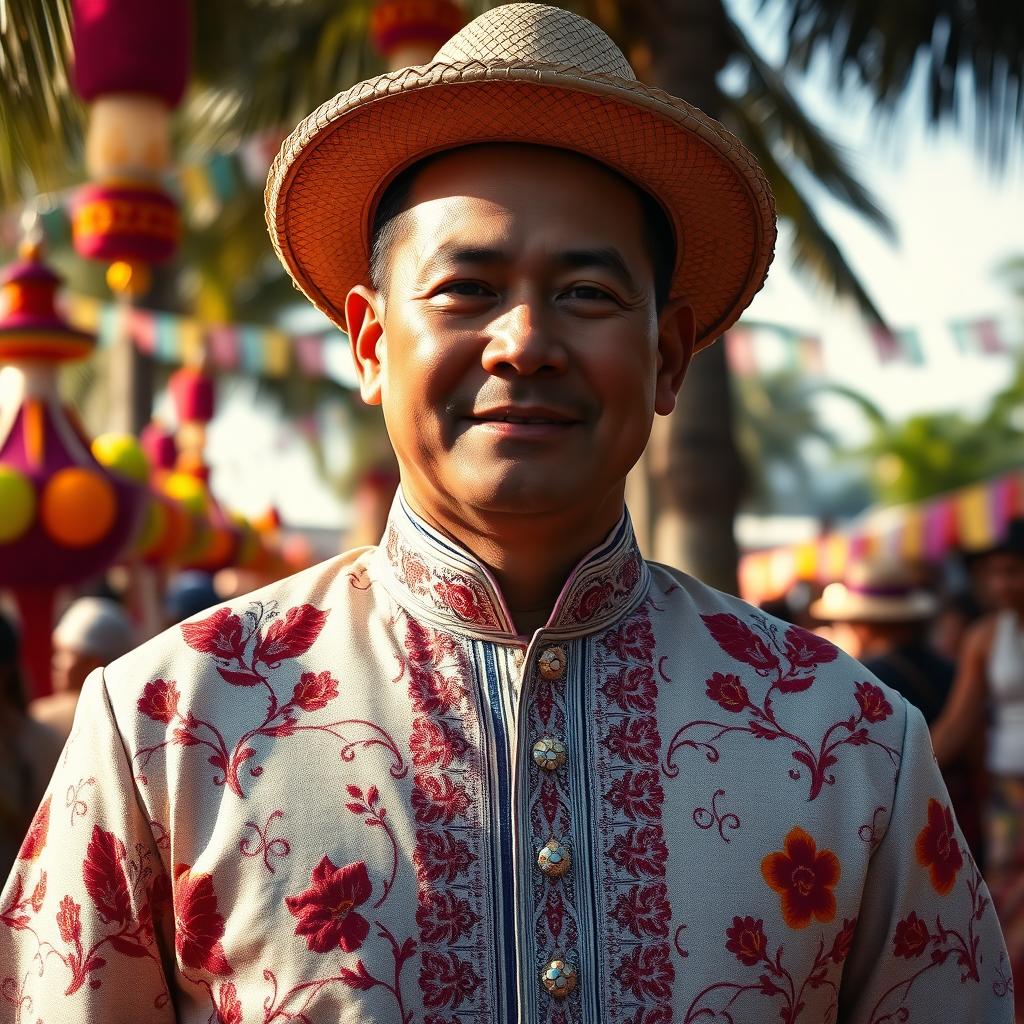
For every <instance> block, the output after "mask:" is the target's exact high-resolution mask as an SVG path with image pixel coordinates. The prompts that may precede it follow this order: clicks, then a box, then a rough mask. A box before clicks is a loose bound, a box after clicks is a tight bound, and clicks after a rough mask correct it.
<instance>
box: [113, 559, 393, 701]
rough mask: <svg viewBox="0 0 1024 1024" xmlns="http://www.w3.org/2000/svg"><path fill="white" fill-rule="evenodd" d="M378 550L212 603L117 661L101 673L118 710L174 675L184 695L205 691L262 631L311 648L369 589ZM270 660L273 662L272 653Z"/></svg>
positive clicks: (334, 561) (264, 635)
mask: <svg viewBox="0 0 1024 1024" xmlns="http://www.w3.org/2000/svg"><path fill="white" fill-rule="evenodd" d="M374 550H376V549H374V548H360V549H356V550H354V551H349V552H345V553H344V554H341V555H337V556H335V557H334V558H331V559H328V560H327V561H325V562H321V563H320V564H318V565H315V566H313V567H311V568H309V569H305V570H303V571H302V572H299V573H296V574H295V575H293V576H289V577H287V578H285V579H282V580H278V581H276V582H274V583H271V584H269V585H268V586H265V587H261V588H260V589H258V590H254V591H251V592H250V593H247V594H243V595H241V596H238V597H234V598H231V599H230V600H228V601H224V602H222V603H221V604H219V605H214V606H213V607H212V608H207V609H206V610H205V611H202V612H200V613H199V614H198V615H194V616H192V617H191V618H189V619H185V620H184V621H183V622H180V623H177V624H175V625H173V626H171V627H169V628H168V629H166V630H164V631H163V632H162V633H159V634H158V635H157V636H155V637H153V638H152V639H150V640H147V641H146V642H145V643H143V644H141V645H140V646H139V647H136V648H135V649H134V650H132V651H129V652H128V653H127V654H125V655H124V656H122V657H121V658H118V659H117V660H116V661H114V662H111V664H109V665H108V666H107V667H106V668H105V669H104V671H103V676H104V681H105V683H106V688H107V691H108V694H109V699H110V702H111V705H112V707H113V709H114V712H115V715H116V716H117V717H121V712H122V711H128V713H132V712H133V711H134V706H135V699H136V698H138V697H139V695H140V693H141V691H142V688H143V686H145V685H146V684H147V683H149V682H151V681H154V680H156V681H163V680H175V681H176V685H177V686H178V687H179V688H180V689H181V690H182V693H183V694H184V693H185V691H186V690H194V689H197V688H201V685H202V681H203V677H204V674H205V675H208V674H209V672H210V671H211V669H212V668H216V662H220V663H221V668H223V669H224V670H225V671H228V670H229V669H228V668H225V666H229V667H230V666H231V664H232V663H233V662H235V661H238V659H239V657H240V655H241V654H242V652H243V651H244V649H245V647H246V645H247V644H248V643H249V641H251V640H252V639H253V637H254V636H256V634H257V633H259V634H260V636H261V637H262V638H263V639H264V640H268V639H269V638H270V637H272V636H273V637H280V636H281V635H282V634H286V633H287V634H293V635H294V636H295V638H296V641H295V642H296V643H297V642H299V638H300V637H301V638H305V639H307V640H308V641H309V643H307V644H306V647H307V648H308V646H310V644H311V643H312V642H313V641H314V640H315V639H316V637H317V636H318V635H319V634H320V632H321V631H322V630H323V629H324V627H325V625H326V624H327V622H331V624H332V625H334V623H335V622H336V621H337V620H338V619H339V618H340V619H344V618H346V617H348V616H350V614H351V609H350V604H351V602H352V601H353V600H355V599H357V597H358V595H359V594H360V593H361V592H363V591H364V590H365V589H366V584H365V582H364V581H365V579H366V572H367V568H366V566H367V561H368V559H369V556H370V555H371V554H372V552H373V551H374ZM257 639H259V637H257ZM289 656H290V655H289ZM268 658H270V661H269V662H268V663H269V664H271V665H272V664H273V658H272V657H270V653H269V652H268ZM201 666H202V668H201Z"/></svg>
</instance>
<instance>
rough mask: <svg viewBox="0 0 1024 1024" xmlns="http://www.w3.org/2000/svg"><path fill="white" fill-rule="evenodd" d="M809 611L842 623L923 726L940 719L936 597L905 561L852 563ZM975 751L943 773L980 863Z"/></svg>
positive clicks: (944, 670) (943, 672)
mask: <svg viewBox="0 0 1024 1024" xmlns="http://www.w3.org/2000/svg"><path fill="white" fill-rule="evenodd" d="M810 611H811V614H812V615H813V616H814V617H815V618H816V619H819V620H821V621H823V622H828V623H830V624H832V625H833V626H837V625H838V626H843V627H845V628H847V629H848V630H849V631H850V632H851V634H852V635H853V637H854V639H855V645H856V651H857V656H858V658H859V659H860V661H861V662H862V664H863V665H864V667H865V668H866V669H868V670H869V671H870V672H871V673H872V674H873V675H875V676H876V677H877V678H878V679H881V680H882V682H884V683H885V684H886V685H887V686H891V687H892V688H893V689H894V690H897V691H898V692H899V693H900V694H901V695H902V696H903V697H904V698H906V700H908V701H909V702H910V703H911V704H913V705H914V706H915V707H916V708H917V709H918V710H919V711H920V712H921V714H922V715H923V716H924V720H925V722H926V723H927V724H928V725H929V726H931V725H932V724H933V723H934V722H935V721H936V720H937V719H938V718H939V716H940V715H941V714H942V711H943V708H944V707H945V706H946V702H947V700H948V698H949V694H950V691H951V690H952V688H953V677H954V672H955V668H954V665H953V663H952V662H951V661H949V660H947V659H946V658H944V657H943V656H942V655H941V654H939V653H938V652H937V651H936V650H935V649H934V648H933V647H932V644H931V642H930V638H929V626H930V625H931V623H932V622H933V621H934V619H935V617H936V615H937V614H938V611H939V602H938V599H937V598H936V596H935V594H934V593H933V592H931V591H930V590H928V589H926V588H925V587H924V586H922V585H921V583H920V581H919V580H918V579H917V578H915V573H914V572H913V571H912V569H911V567H910V566H908V565H906V564H904V563H902V562H900V561H897V560H894V559H891V558H877V559H867V560H863V561H858V562H855V563H854V564H853V565H852V566H851V567H850V570H849V572H848V573H847V575H846V578H845V579H844V580H843V582H841V583H831V584H829V585H828V586H827V587H826V588H825V590H824V592H823V594H822V596H821V598H820V599H819V600H817V601H815V602H814V603H813V604H812V605H811V608H810ZM975 739H977V737H976V738H975ZM981 753H982V752H981V750H980V749H979V747H978V744H977V743H976V742H975V743H974V744H972V745H971V747H970V748H969V749H965V750H964V751H963V752H962V754H961V756H960V757H958V758H957V759H955V760H953V761H950V762H949V763H947V764H945V765H944V766H943V772H942V776H943V779H944V780H945V782H946V786H947V788H948V789H949V792H950V795H951V798H952V802H953V808H954V810H955V811H956V817H957V820H958V822H959V824H960V826H961V828H962V829H963V831H964V833H965V835H966V837H967V840H968V844H969V846H970V848H971V851H972V853H973V854H974V855H975V858H976V859H977V860H979V861H982V859H983V858H981V857H980V856H979V854H980V853H981V851H982V849H983V841H982V835H981V821H980V817H979V813H978V810H979V804H980V801H979V799H978V795H979V792H981V791H982V790H983V788H984V787H983V784H982V783H983V781H984V771H983V770H982V768H981V765H982V761H983V758H982V757H981V756H980V755H981Z"/></svg>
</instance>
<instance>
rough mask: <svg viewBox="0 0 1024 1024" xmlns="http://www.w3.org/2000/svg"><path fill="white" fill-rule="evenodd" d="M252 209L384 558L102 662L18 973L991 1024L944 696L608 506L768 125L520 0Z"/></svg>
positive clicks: (161, 1003)
mask: <svg viewBox="0 0 1024 1024" xmlns="http://www.w3.org/2000/svg"><path fill="white" fill-rule="evenodd" d="M267 196H268V220H269V224H270V229H271V234H272V236H273V238H274V242H275V245H276V246H277V249H278V251H279V253H280V255H281V258H282V259H283V260H284V263H285V265H286V266H287V268H288V269H289V271H290V273H291V274H292V276H293V277H294V279H295V281H296V283H297V284H298V285H299V286H300V287H301V288H302V290H303V291H304V292H305V294H306V295H307V296H309V297H310V299H311V300H312V301H313V302H314V303H315V304H316V305H317V306H318V307H319V308H321V309H322V310H324V311H325V312H326V313H327V314H328V315H329V316H330V317H332V318H333V319H334V320H335V322H337V323H338V324H339V325H342V326H345V327H346V328H347V331H348V334H349V337H350V339H351V343H352V348H353V352H354V356H355V361H356V365H357V368H358V372H359V378H360V385H361V391H362V395H363V398H364V399H365V400H366V401H368V402H370V403H376V404H380V405H382V407H383V410H384V417H385V421H386V423H387V427H388V431H389V434H390V437H391V440H392V442H393V444H394V448H395V451H396V454H397V457H398V462H399V465H400V469H401V489H400V492H399V494H398V495H397V496H396V500H395V504H394V506H393V508H392V512H391V516H390V519H389V522H388V525H387V529H386V532H385V535H384V538H383V540H382V543H381V544H380V545H379V546H378V547H370V548H363V549H359V550H357V551H353V552H350V553H348V554H344V555H341V556H339V557H337V558H334V559H332V560H330V561H328V562H326V563H324V564H323V565H321V566H317V567H315V568H313V569H310V570H308V571H306V572H303V573H300V574H299V575H297V576H294V577H292V578H291V579H289V580H286V581H283V582H281V583H277V584H274V585H273V586H271V587H268V588H266V589H264V590H262V591H258V592H257V593H255V594H253V595H250V596H249V598H248V599H245V598H243V599H239V600H233V601H231V602H229V603H227V604H225V605H222V606H220V607H218V608H217V609H216V610H214V611H213V612H212V613H204V614H203V615H202V616H201V617H198V618H195V619H192V620H189V621H187V622H185V623H184V624H182V625H181V626H180V627H179V628H178V629H176V630H172V631H170V632H169V633H167V634H165V635H163V636H161V637H158V638H156V639H155V640H153V641H150V642H149V643H147V644H146V645H144V646H143V647H141V648H139V649H138V650H137V651H135V652H133V653H132V654H129V655H128V656H127V657H125V658H122V659H120V660H119V661H117V662H115V663H114V664H113V665H111V666H108V667H107V669H106V670H105V671H104V672H103V673H102V674H100V673H97V674H96V675H95V676H93V678H92V679H91V680H90V683H89V685H88V686H87V688H86V693H85V694H84V695H83V704H84V707H83V714H82V715H81V719H82V725H83V729H82V735H81V739H80V740H75V739H73V740H72V742H71V744H70V746H69V748H68V763H67V765H66V766H62V767H61V768H60V769H59V770H58V774H57V777H56V779H55V782H54V790H53V792H54V793H56V794H63V792H64V789H65V787H66V786H67V785H68V784H69V782H70V780H71V779H75V780H77V779H78V778H80V777H82V776H83V775H88V776H91V777H95V778H96V779H97V783H96V785H95V787H93V788H92V789H90V791H89V793H88V804H89V807H88V811H87V813H86V814H85V815H84V816H82V817H81V818H79V819H76V820H75V821H74V822H71V820H70V816H69V815H68V814H66V813H64V811H63V809H61V811H60V813H59V814H57V813H54V814H52V815H51V816H50V819H49V826H48V827H49V833H48V839H46V841H45V846H43V840H42V839H40V841H39V843H38V844H37V845H38V846H40V847H41V848H42V853H41V855H40V857H39V859H38V861H36V862H34V863H33V864H32V865H28V864H25V865H22V866H21V867H19V868H18V869H16V870H15V872H14V874H13V875H12V878H11V880H10V882H9V883H8V887H7V890H6V896H5V897H4V898H6V899H7V900H8V901H9V900H11V898H12V896H14V895H17V894H19V893H22V892H29V891H31V886H32V885H33V884H34V880H35V878H36V877H37V875H38V872H39V871H40V870H45V871H46V872H47V879H48V881H47V890H46V897H45V898H44V899H42V900H41V901H40V910H39V912H38V913H35V912H29V911H25V916H26V917H27V922H26V925H25V927H22V928H17V929H7V930H6V931H5V930H4V929H3V928H0V964H11V965H12V967H11V969H9V970H7V971H6V973H7V974H8V975H9V976H10V978H11V979H13V980H12V981H11V982H10V983H5V985H6V987H5V989H4V992H5V994H6V993H7V992H10V993H11V998H12V1000H14V1001H15V1002H17V1001H18V1000H20V1001H21V1002H20V1003H19V1005H24V1006H26V1007H29V1006H30V1009H27V1010H26V1013H28V1014H30V1015H32V1016H40V1015H42V1016H44V1017H45V1016H47V1015H49V1017H50V1018H52V1019H58V1018H60V1019H67V1018H68V1017H71V1018H74V1017H76V1016H77V1018H78V1019H96V1020H100V1019H102V1020H105V1021H114V1020H129V1019H130V1020H133V1021H170V1020H178V1021H186V1022H189V1024H192V1022H199V1021H204V1022H205V1021H209V1020H211V1019H217V1020H220V1021H231V1022H240V1021H249V1020H254V1019H257V1018H258V1019H261V1020H262V1021H264V1022H265V1024H271V1022H278V1021H289V1020H290V1021H299V1020H302V1021H309V1022H314V1021H315V1022H326V1021H344V1022H355V1021H360V1022H380V1024H384V1022H387V1024H398V1022H403V1024H404V1022H411V1021H419V1022H423V1024H454V1022H460V1024H468V1022H470V1021H479V1022H483V1021H487V1022H499V1024H519V1022H523V1024H571V1022H579V1024H582V1022H587V1024H590V1022H601V1024H667V1022H669V1021H685V1020H690V1021H697V1020H710V1019H718V1020H731V1021H733V1022H734V1024H739V1022H764V1021H767V1020H775V1019H778V1018H779V1017H780V1016H781V1017H782V1018H783V1019H786V1020H789V1021H796V1020H797V1019H798V1018H800V1019H803V1020H806V1021H824V1020H838V1021H844V1022H854V1021H856V1022H865V1024H866V1022H868V1021H872V1020H873V1021H881V1020H883V1019H889V1020H893V1019H897V1018H898V1019H913V1020H915V1021H931V1020H938V1019H944V1020H964V1021H967V1020H979V1021H980V1020H984V1021H986V1022H1002V1021H1009V1020H1010V1019H1011V1017H1012V1009H1011V1005H1010V1000H1011V998H1012V997H1010V996H1009V994H1008V984H1009V983H1008V980H1007V979H1006V978H1005V976H1004V975H1001V974H1000V973H999V972H1000V971H1001V970H1004V971H1005V964H1004V961H1003V960H1002V956H1003V947H1002V941H1001V937H1000V933H999V928H998V924H997V922H996V919H995V916H994V914H993V913H992V912H991V910H990V908H988V906H987V896H986V890H985V887H984V883H983V882H982V881H981V880H980V878H979V876H978V874H977V871H976V869H975V867H974V865H973V863H972V861H971V859H970V856H969V854H968V853H966V852H965V846H964V843H963V839H962V837H961V835H960V833H959V831H958V830H957V827H956V824H955V822H954V820H953V817H952V814H951V812H950V810H949V801H948V797H947V795H946V792H945V789H944V787H943V785H942V781H941V778H940V776H939V774H938V771H937V770H936V768H935V765H934V762H933V759H932V757H931V751H930V747H929V744H928V733H927V728H926V726H925V724H924V722H923V720H922V719H921V717H920V714H919V713H918V712H917V711H915V710H913V709H911V708H909V707H908V706H907V705H906V704H905V702H904V701H903V700H902V699H901V698H900V697H899V695H898V694H896V693H895V692H893V691H892V690H888V689H886V688H885V687H883V686H882V685H881V684H879V683H877V682H875V681H873V680H872V679H871V678H870V676H869V675H868V674H867V673H866V672H865V671H864V670H863V669H862V668H861V667H860V666H858V665H856V663H854V662H852V661H851V660H849V659H848V658H846V657H845V656H843V655H841V654H840V653H839V652H838V651H837V650H836V649H835V648H834V647H832V646H831V645H829V644H827V643H825V642H823V641H821V640H820V639H819V638H817V637H815V636H813V635H811V634H809V633H806V632H804V631H803V630H800V629H797V628H795V627H789V626H787V625H786V624H784V623H782V622H778V621H775V620H771V619H768V618H767V617H764V616H761V615H760V614H759V613H758V612H757V611H756V610H754V609H752V608H750V607H749V606H748V605H746V604H744V603H742V602H741V601H739V600H738V599H736V598H733V597H730V596H728V595H725V594H720V593H718V592H716V591H714V590H712V589H710V588H709V587H707V586H705V585H703V584H701V583H700V582H698V581H697V580H694V579H692V578H690V577H688V576H686V575H685V574H683V573H680V572H677V571H675V570H672V569H669V568H666V567H663V566H659V565H650V564H648V563H646V562H645V561H644V560H643V559H642V558H641V556H640V554H639V551H638V549H637V546H636V542H635V540H634V538H633V532H632V529H631V527H630V523H629V518H628V515H627V514H626V512H625V509H624V505H623V493H624V481H625V476H626V473H627V471H628V470H629V468H630V467H631V466H632V465H633V464H634V463H635V461H636V460H637V459H638V458H639V456H640V454H641V452H642V451H643V448H644V445H645V444H646V442H647V438H648V434H649V431H650V428H651V423H652V420H653V418H654V416H655V415H668V414H670V413H671V411H672V409H673V407H674V404H675V400H676V393H677V391H678V389H679V386H680V384H681V382H682V379H683V375H684V373H685V370H686V367H687V364H688V362H689V359H690V356H691V355H692V353H693V352H694V350H696V349H700V348H703V347H704V346H706V345H708V344H710V343H711V342H712V341H713V339H714V338H716V337H717V336H718V335H719V334H720V333H721V332H722V331H723V330H725V329H726V328H727V327H728V326H729V325H730V324H732V323H733V322H734V321H735V319H736V318H737V317H738V316H739V314H740V312H741V311H742V310H743V308H744V307H745V306H746V305H747V303H748V302H749V301H750V299H751V297H752V296H753V295H754V293H755V292H756V291H757V289H758V288H759V287H760V286H761V283H762V281H763V280H764V276H765V273H766V271H767V266H768V263H769V260H770V256H771V252H772V247H773V242H774V238H775V216H774V210H773V208H772V203H771V199H770V196H769V192H768V189H767V186H766V185H765V182H764V178H763V176H762V174H761V172H760V170H759V169H758V168H757V165H756V164H755V162H754V160H753V158H752V157H751V155H750V154H749V153H748V152H747V151H746V150H745V149H744V148H743V147H742V146H741V145H740V143H739V142H738V141H737V140H736V139H734V138H733V137H732V136H731V135H729V134H728V133H727V132H726V131H725V130H724V129H723V128H722V127H721V126H720V125H718V124H716V123H714V122H713V121H710V120H709V119H708V118H706V117H704V115H702V114H701V113H700V112H699V111H697V110H695V109H694V108H693V107H691V106H689V105H688V104H686V103H684V102H683V101H682V100H678V99H676V98H674V97H671V96H668V95H666V94H665V93H662V92H660V91H658V90H655V89H651V88H648V87H647V86H644V85H642V84H641V83H639V82H637V81H636V79H635V78H634V76H633V73H632V71H631V70H630V68H629V65H628V63H627V62H626V60H625V58H624V57H623V55H622V54H621V53H620V52H619V50H618V49H617V48H616V47H615V46H614V44H613V43H612V42H611V41H610V40H609V39H608V37H607V36H605V35H604V33H602V32H601V31H600V30H599V29H597V28H596V27H595V26H594V25H592V24H591V23H590V22H588V21H586V20H584V19H582V18H580V17H578V16H576V15H574V14H570V13H568V12H566V11H562V10H558V9H555V8H549V7H543V6H540V5H535V4H509V5H507V6H502V7H498V8H495V9H493V10H491V11H490V12H488V13H486V14H484V15H482V16H481V17H480V18H478V19H477V20H475V21H474V22H472V23H471V24H469V25H468V26H467V27H466V28H464V29H463V30H462V31H461V32H459V33H458V34H457V35H456V36H455V37H454V38H453V39H452V40H451V41H450V42H449V43H447V44H446V45H445V46H443V47H442V48H441V50H440V51H439V53H438V54H437V57H436V59H435V61H434V62H433V63H431V64H429V65H426V66H423V67H414V68H408V69H404V70H402V71H399V72H394V73H389V74H386V75H383V76H380V77H378V78H375V79H371V80H370V81H368V82H363V83H360V84H359V85H357V86H354V87H353V88H352V89H350V90H348V91H347V92H344V93H342V94H341V95H339V96H337V97H335V98H334V99H332V100H330V101H329V102H327V103H326V104H324V106H322V107H321V108H320V109H319V110H318V111H316V112H315V113H314V114H312V115H311V116H310V117H309V118H308V119H307V120H306V121H304V122H303V123H302V124H301V125H300V126H299V127H298V128H297V129H296V131H295V132H294V133H293V134H292V136H291V137H290V138H289V139H288V140H287V141H286V142H285V144H284V146H283V148H282V151H281V154H280V156H279V158H278V160H277V162H276V164H275V166H274V168H273V170H272V172H271V178H270V184H269V188H268V193H267ZM86 709H87V712H86ZM100 751H101V752H102V757H100V756H97V752H100ZM44 806H45V805H44ZM56 810H57V806H56V805H55V806H54V811H55V812H56ZM38 832H39V833H40V834H42V832H43V828H42V826H40V828H39V829H38ZM168 880H170V881H168ZM171 891H173V903H172V905H173V912H172V911H171V909H170V908H169V906H168V904H169V902H170V900H169V893H170V892H171ZM51 894H52V895H51ZM61 901H63V902H61ZM940 919H941V923H940ZM40 943H45V944H47V945H45V946H42V947H41V946H40ZM40 948H43V949H45V950H46V951H47V954H46V955H45V956H43V957H42V958H40V957H39V956H37V953H38V951H39V950H40ZM50 949H53V950H54V951H55V954H50V953H49V952H48V951H49V950H50ZM79 950H81V952H79ZM90 958H93V959H90ZM40 959H42V964H41V970H40ZM97 961H102V962H99V963H98V962H97ZM129 970H130V971H131V976H132V979H133V984H132V985H131V986H125V985H123V984H120V983H119V980H120V978H121V977H123V975H124V973H125V972H127V971H129ZM3 973H5V972H4V971H0V974H3Z"/></svg>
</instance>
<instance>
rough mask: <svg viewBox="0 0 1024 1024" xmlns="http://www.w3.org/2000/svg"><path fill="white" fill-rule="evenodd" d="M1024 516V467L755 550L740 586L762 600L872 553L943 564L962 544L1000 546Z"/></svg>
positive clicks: (833, 574)
mask: <svg viewBox="0 0 1024 1024" xmlns="http://www.w3.org/2000/svg"><path fill="white" fill-rule="evenodd" d="M1021 515H1024V470H1017V471H1014V472H1012V473H1007V474H1006V475H1004V476H1001V477H997V478H996V479H994V480H991V481H989V482H987V483H984V484H975V485H973V486H971V487H965V488H963V489H961V490H959V491H955V492H954V493H952V494H946V495H943V496H941V497H938V498H933V499H932V500H931V501H927V502H923V503H921V504H919V505H906V506H900V507H897V508H887V509H880V510H876V511H874V512H869V513H868V514H867V515H866V516H865V517H864V518H863V519H862V520H861V521H860V522H859V523H857V524H856V525H855V526H853V527H851V528H849V529H847V530H843V531H836V532H834V533H830V534H826V535H825V536H823V537H821V538H819V539H818V540H816V541H810V542H806V543H803V544H797V545H795V546H793V547H791V548H776V549H773V550H770V551H756V552H753V553H751V554H748V555H745V556H744V557H743V558H741V559H740V587H741V590H742V593H743V596H744V597H745V598H746V599H747V600H748V601H753V602H755V603H759V602H761V601H765V600H767V599H769V598H773V597H777V596H779V595H780V594H783V593H785V592H786V591H787V590H788V589H789V588H790V587H791V586H792V585H793V584H794V583H796V582H797V580H801V579H809V580H815V581H816V582H818V583H830V582H832V581H833V580H837V579H841V578H842V577H843V575H844V573H845V572H846V569H847V567H848V566H849V563H850V562H851V561H852V560H854V559H857V558H863V557H867V556H871V555H889V556H892V557H894V558H900V559H904V560H909V561H913V560H916V559H921V558H925V559H928V560H929V561H939V560H941V559H942V558H943V557H944V556H945V555H946V554H948V553H949V552H950V551H953V550H955V549H963V550H968V551H970V550H979V549H981V548H985V547H989V546H991V545H992V544H994V543H996V542H997V541H998V540H999V539H1000V538H1001V537H1003V536H1004V535H1005V533H1006V528H1007V525H1008V523H1009V522H1010V520H1011V519H1013V518H1015V517H1017V516H1021Z"/></svg>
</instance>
